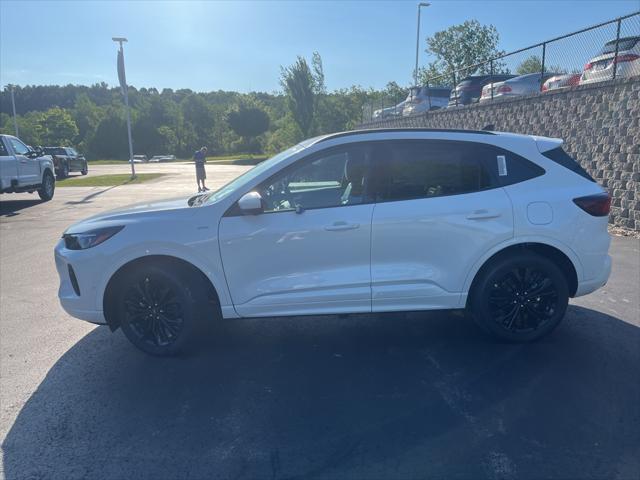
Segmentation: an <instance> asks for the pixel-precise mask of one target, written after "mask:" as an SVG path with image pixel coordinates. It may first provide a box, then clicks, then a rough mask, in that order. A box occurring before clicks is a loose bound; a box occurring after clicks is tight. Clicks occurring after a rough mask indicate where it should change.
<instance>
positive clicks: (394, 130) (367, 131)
mask: <svg viewBox="0 0 640 480" xmlns="http://www.w3.org/2000/svg"><path fill="white" fill-rule="evenodd" d="M427 132H434V133H475V134H479V135H495V134H496V133H495V132H490V131H488V130H463V129H455V128H365V129H362V130H350V131H348V132H338V133H330V134H329V135H323V136H321V137H318V139H317V140H316V141H315V142H313V144H317V143H320V142H325V141H328V140H333V139H336V138H345V137H350V136H354V135H365V134H375V133H427Z"/></svg>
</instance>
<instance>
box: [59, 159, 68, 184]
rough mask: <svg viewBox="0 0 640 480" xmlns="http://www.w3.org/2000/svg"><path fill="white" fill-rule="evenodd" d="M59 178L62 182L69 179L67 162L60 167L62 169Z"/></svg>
mask: <svg viewBox="0 0 640 480" xmlns="http://www.w3.org/2000/svg"><path fill="white" fill-rule="evenodd" d="M57 176H58V178H59V179H60V180H62V179H63V178H67V177H68V176H69V164H68V163H66V162H63V163H62V165H60V169H59V170H58V175H57Z"/></svg>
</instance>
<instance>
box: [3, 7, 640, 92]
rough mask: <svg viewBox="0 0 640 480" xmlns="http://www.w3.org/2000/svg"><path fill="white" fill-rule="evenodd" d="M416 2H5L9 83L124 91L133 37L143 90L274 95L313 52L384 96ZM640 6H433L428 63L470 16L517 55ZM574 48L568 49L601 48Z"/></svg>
mask: <svg viewBox="0 0 640 480" xmlns="http://www.w3.org/2000/svg"><path fill="white" fill-rule="evenodd" d="M416 6H417V2H416V1H406V2H405V1H341V2H339V1H298V2H294V1H284V2H283V1H279V2H276V1H273V2H270V1H260V2H249V1H246V2H241V1H237V2H224V1H209V2H198V1H183V2H173V1H141V0H140V1H132V2H127V1H108V2H94V1H83V2H80V1H75V2H63V1H51V0H50V1H39V2H33V1H12V0H0V87H3V86H5V85H7V84H9V83H13V84H18V85H26V84H30V85H33V84H36V85H50V84H69V83H72V84H82V85H90V84H93V83H97V82H106V83H108V84H109V85H116V84H117V73H116V49H117V46H116V44H115V43H113V42H112V41H111V37H113V36H124V37H127V38H128V40H129V41H128V43H127V44H126V45H125V59H126V66H127V80H128V83H129V84H130V85H133V86H136V87H156V88H158V89H162V88H173V89H177V88H190V89H192V90H195V91H212V90H234V91H240V92H248V91H266V92H273V91H277V90H280V86H279V75H280V66H281V65H282V66H286V65H289V64H291V63H293V62H294V61H295V59H296V56H298V55H302V56H304V57H306V58H307V59H308V60H309V61H310V59H311V55H312V53H313V52H314V51H317V52H319V53H320V55H321V56H322V60H323V65H324V73H325V81H326V85H327V88H328V89H329V90H334V89H338V88H348V87H350V86H351V85H360V86H362V87H373V88H383V87H384V86H385V85H386V83H387V82H388V81H390V80H395V81H396V82H398V83H399V84H401V85H408V84H409V83H411V75H412V72H413V66H414V62H415V48H416V10H417V8H416ZM638 10H640V0H599V1H595V0H581V1H573V0H572V1H563V0H547V1H544V0H538V1H524V0H523V1H516V0H511V1H508V0H504V1H492V0H481V1H480V0H474V1H462V0H461V1H454V0H431V6H429V7H427V8H422V10H421V11H422V15H421V16H422V21H421V26H420V28H421V32H420V36H421V39H422V40H421V49H420V50H421V51H420V65H425V64H426V63H427V62H428V61H429V58H428V56H427V54H426V53H424V46H425V43H424V38H425V37H426V36H429V35H432V34H433V33H434V32H436V31H439V30H443V29H445V28H447V27H449V26H451V25H455V24H459V23H462V22H463V21H465V20H471V19H476V20H478V21H479V22H480V23H482V24H493V25H494V26H495V27H496V28H497V30H498V32H499V34H500V45H499V48H501V49H503V50H506V51H511V50H515V49H519V48H522V47H525V46H527V45H531V44H535V43H538V42H541V41H543V40H547V39H550V38H553V37H556V36H559V35H563V34H565V33H569V32H571V31H574V30H578V29H581V28H584V27H587V26H590V25H593V24H596V23H600V22H604V21H606V20H610V19H613V18H615V17H617V16H620V15H624V14H627V13H631V12H634V11H638ZM635 25H636V26H634V28H637V25H638V23H637V22H636V24H635ZM602 35H604V37H606V36H607V35H608V33H602ZM604 37H602V38H599V37H593V36H592V37H590V38H591V41H592V42H594V45H595V44H596V43H600V42H601V41H606V40H609V38H604ZM584 38H586V36H585V37H584ZM580 41H581V40H580ZM574 44H575V45H573V47H571V48H577V47H581V48H582V49H587V50H589V51H590V50H591V49H592V48H594V47H592V46H591V45H587V46H586V47H585V45H584V44H582V43H580V42H578V43H576V42H574ZM600 44H601V43H600ZM596 48H597V47H596ZM557 54H558V52H556V55H557ZM579 62H582V58H580V59H579Z"/></svg>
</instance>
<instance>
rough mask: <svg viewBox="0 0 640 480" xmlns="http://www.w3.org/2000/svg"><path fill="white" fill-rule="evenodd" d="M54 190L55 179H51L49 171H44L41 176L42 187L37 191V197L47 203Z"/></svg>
mask: <svg viewBox="0 0 640 480" xmlns="http://www.w3.org/2000/svg"><path fill="white" fill-rule="evenodd" d="M55 189H56V179H55V178H53V173H51V170H45V172H44V174H43V175H42V186H41V187H40V188H39V189H38V195H39V196H40V200H42V201H44V202H48V201H49V200H51V199H52V198H53V193H54V192H55Z"/></svg>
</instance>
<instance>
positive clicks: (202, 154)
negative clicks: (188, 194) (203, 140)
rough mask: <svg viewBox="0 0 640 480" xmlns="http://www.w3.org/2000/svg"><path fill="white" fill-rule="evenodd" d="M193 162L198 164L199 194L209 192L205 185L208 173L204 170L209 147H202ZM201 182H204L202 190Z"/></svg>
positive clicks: (194, 155)
mask: <svg viewBox="0 0 640 480" xmlns="http://www.w3.org/2000/svg"><path fill="white" fill-rule="evenodd" d="M193 160H194V161H195V162H196V181H197V182H198V192H206V191H208V190H209V189H208V188H207V187H206V185H205V184H204V181H205V179H206V178H207V172H206V170H205V169H204V164H205V162H206V161H207V147H202V148H201V149H200V150H198V151H197V152H196V153H194V154H193ZM200 182H202V188H201V187H200Z"/></svg>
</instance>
